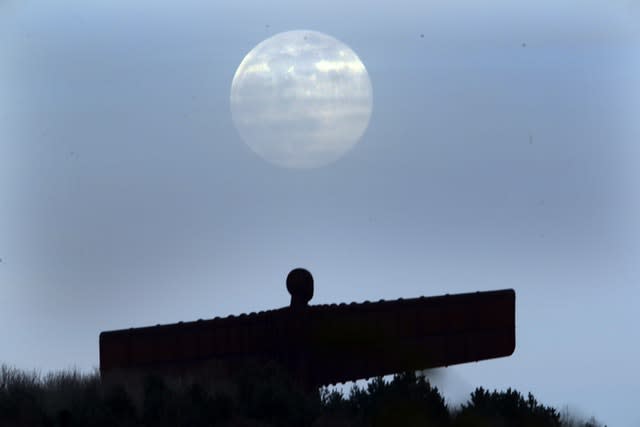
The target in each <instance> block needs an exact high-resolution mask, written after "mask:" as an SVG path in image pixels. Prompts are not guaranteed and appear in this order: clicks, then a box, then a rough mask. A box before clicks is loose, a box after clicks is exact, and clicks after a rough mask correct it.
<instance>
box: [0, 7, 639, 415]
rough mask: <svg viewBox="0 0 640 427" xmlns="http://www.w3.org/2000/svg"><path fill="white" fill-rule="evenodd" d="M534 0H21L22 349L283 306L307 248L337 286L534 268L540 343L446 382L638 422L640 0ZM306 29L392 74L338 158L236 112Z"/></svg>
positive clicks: (7, 252) (14, 354)
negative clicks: (274, 149) (251, 128)
mask: <svg viewBox="0 0 640 427" xmlns="http://www.w3.org/2000/svg"><path fill="white" fill-rule="evenodd" d="M512 3H513V2H507V1H498V0H494V1H487V2H482V3H476V2H471V1H468V2H457V3H453V2H450V1H448V2H445V1H438V2H435V1H434V2H405V1H396V2H393V4H384V5H382V4H381V5H375V4H371V2H349V3H345V2H315V3H300V2H287V1H279V2H278V1H276V2H268V3H264V2H255V1H246V2H234V5H228V6H224V7H223V6H216V5H214V4H213V3H210V2H198V1H191V0H189V1H185V2H179V3H178V2H165V3H162V4H157V3H150V2H138V3H136V5H132V4H131V3H130V2H119V1H109V2H106V1H104V2H102V1H98V2H91V3H90V4H89V3H86V2H80V1H58V2H48V3H47V4H46V5H45V4H39V3H37V2H34V1H6V2H3V3H2V4H0V258H1V259H2V262H0V307H1V309H0V336H2V342H1V343H0V361H2V362H5V363H9V364H13V365H16V366H18V367H21V368H27V369H33V368H35V369H40V370H43V371H48V370H52V369H61V368H68V367H72V366H77V367H79V368H80V369H83V370H89V369H91V368H92V367H96V366H97V365H98V334H99V332H100V331H103V330H109V329H116V328H122V327H129V326H144V325H150V324H156V323H169V322H175V321H179V320H192V319H197V318H211V317H214V316H218V315H226V314H233V313H241V312H249V311H253V310H258V309H269V308H276V307H281V306H284V305H286V304H287V303H288V294H287V293H286V290H285V287H284V279H285V277H286V274H287V273H288V271H289V270H290V269H292V268H294V267H297V266H304V267H306V268H308V269H309V270H310V271H311V272H312V273H313V274H314V277H315V280H316V292H315V296H314V300H313V301H312V302H315V303H327V302H342V301H345V302H349V301H363V300H377V299H380V298H386V299H393V298H398V297H414V296H419V295H437V294H442V293H455V292H469V291H475V290H489V289H500V288H514V289H515V290H516V293H517V348H516V352H515V354H514V355H513V356H512V357H510V358H505V359H498V360H494V361H487V362H480V363H477V364H471V365H465V366H457V367H452V368H448V369H447V370H445V371H444V373H443V375H441V376H440V379H439V380H438V381H440V382H441V385H442V387H443V389H444V391H445V396H446V397H447V398H448V399H449V400H450V401H452V402H453V401H456V399H462V398H464V397H465V396H466V395H467V394H468V392H470V391H471V390H472V389H473V388H474V387H476V386H480V385H482V386H485V387H488V388H494V387H497V388H506V387H515V388H517V389H518V390H521V391H523V392H527V391H532V392H533V393H534V394H535V395H536V396H537V397H538V398H539V399H540V400H541V401H542V402H544V403H546V404H552V405H554V406H557V407H562V406H564V405H569V407H570V408H573V409H574V410H575V411H578V412H583V413H584V414H585V415H587V416H591V415H594V416H596V417H597V418H598V419H600V420H602V421H603V422H606V423H608V424H609V425H616V426H632V425H633V426H636V425H638V423H640V415H638V413H637V408H636V406H635V404H636V399H634V397H635V396H638V395H640V385H639V384H640V375H639V374H638V372H640V371H639V370H638V369H637V366H636V365H635V362H636V361H637V360H638V359H640V345H639V344H638V343H639V342H640V332H638V330H637V328H635V327H634V325H636V324H637V319H636V317H637V316H636V315H635V314H634V313H635V312H636V310H637V307H638V303H639V299H640V286H638V283H639V279H640V269H639V268H638V266H637V259H638V255H640V251H639V249H640V245H639V243H640V239H639V237H640V227H639V226H640V224H639V222H638V220H637V218H638V217H640V209H639V208H640V204H639V203H638V202H639V198H640V197H639V194H638V190H637V184H636V183H637V182H638V179H640V174H639V173H638V167H637V164H638V161H640V148H638V141H640V124H638V120H637V115H638V111H640V55H639V54H638V52H640V50H639V47H640V45H639V44H640V40H639V37H640V34H639V31H640V30H638V29H639V28H640V25H638V23H639V21H640V5H639V3H638V2H633V1H607V2H604V1H560V2H551V1H538V2H530V3H528V4H519V5H517V6H516V5H514V4H512ZM301 28H302V29H310V30H316V31H321V32H324V33H327V34H329V35H331V36H333V37H336V38H337V39H339V40H341V41H342V42H344V43H346V44H347V45H349V46H350V47H351V48H352V49H353V50H354V51H355V52H356V53H357V54H358V56H359V57H360V59H361V60H362V62H363V63H364V65H365V66H366V67H367V70H368V72H369V76H370V79H371V84H372V87H373V105H374V106H373V114H372V116H371V120H370V123H369V128H368V129H367V131H366V133H365V135H364V136H363V138H362V140H361V142H360V143H359V144H358V145H357V146H356V147H355V148H354V149H353V150H351V151H350V152H349V153H348V154H347V155H346V156H345V157H343V158H342V159H340V160H339V161H337V162H335V163H333V164H331V165H329V166H326V167H323V168H319V169H314V170H289V169H281V168H278V167H275V166H273V165H271V164H269V163H267V162H265V161H264V160H262V159H261V158H260V157H258V156H256V155H255V154H254V153H253V152H252V151H251V150H250V149H249V148H248V147H247V146H246V145H245V144H244V143H243V142H242V140H241V138H240V136H239V135H238V132H237V131H236V130H235V129H234V126H233V122H232V120H231V114H230V111H229V93H230V86H231V80H232V78H233V75H234V72H235V70H236V68H237V66H238V65H239V64H240V61H241V60H242V59H243V57H244V55H245V54H246V53H247V52H248V51H249V50H251V49H252V48H253V47H254V46H255V45H256V44H258V43H259V42H261V41H262V40H264V39H265V38H267V37H269V36H271V35H274V34H276V33H278V32H281V31H288V30H293V29H301ZM421 34H423V35H424V37H421V36H420V35H421ZM523 43H524V44H525V45H524V46H523Z"/></svg>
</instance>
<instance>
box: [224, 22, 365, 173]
mask: <svg viewBox="0 0 640 427" xmlns="http://www.w3.org/2000/svg"><path fill="white" fill-rule="evenodd" d="M372 103H373V96H372V93H371V81H370V80H369V74H368V73H367V70H366V68H365V67H364V65H363V64H362V61H360V58H358V56H357V55H356V54H355V52H353V51H352V50H351V49H350V48H349V47H348V46H347V45H345V44H344V43H342V42H340V41H338V40H336V39H334V38H333V37H330V36H328V35H326V34H322V33H319V32H316V31H288V32H285V33H280V34H276V35H275V36H273V37H271V38H268V39H266V40H264V41H263V42H261V43H260V44H258V45H257V46H256V47H254V48H253V50H251V52H249V53H248V54H247V56H245V57H244V59H243V60H242V62H241V63H240V66H239V67H238V69H237V70H236V74H235V75H234V76H233V82H232V83H231V114H232V117H233V122H234V124H235V126H236V128H237V129H238V132H239V133H240V135H241V136H242V139H243V140H244V141H245V142H246V143H247V145H248V146H249V147H251V149H252V150H253V151H254V152H256V153H257V154H258V155H260V156H261V157H262V158H264V159H266V160H268V161H269V162H271V163H274V164H276V165H278V166H282V167H287V168H315V167H319V166H324V165H327V164H329V163H332V162H334V161H336V160H337V159H339V158H340V157H342V155H344V154H345V153H346V152H347V151H349V150H350V149H351V148H352V147H353V146H354V145H355V144H356V143H357V142H358V140H359V139H360V138H361V137H362V134H363V133H364V131H365V130H366V128H367V125H368V124H369V118H370V117H371V110H372Z"/></svg>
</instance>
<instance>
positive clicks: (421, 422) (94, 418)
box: [0, 365, 602, 427]
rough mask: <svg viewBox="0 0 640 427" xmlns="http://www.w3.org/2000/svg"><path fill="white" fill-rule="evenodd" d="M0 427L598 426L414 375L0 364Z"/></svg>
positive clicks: (524, 401) (530, 401) (516, 395)
mask: <svg viewBox="0 0 640 427" xmlns="http://www.w3.org/2000/svg"><path fill="white" fill-rule="evenodd" d="M0 426H3V427H4V426H7V427H9V426H16V427H22V426H50V427H75V426H97V427H100V426H105V427H106V426H136V427H138V426H154V427H163V426H167V427H169V426H170V427H176V426H185V427H187V426H188V427H199V426H223V427H235V426H238V427H239V426H243V427H262V426H291V427H300V426H312V427H329V426H331V427H342V426H344V427H346V426H350V427H361V426H362V427H364V426H394V427H395V426H447V427H476V426H477V427H480V426H482V427H501V426H504V427H547V426H549V427H602V425H601V424H599V423H598V422H596V421H595V420H593V419H592V420H590V421H579V422H578V421H575V420H572V419H570V417H568V416H567V415H564V414H563V415H562V416H561V414H560V413H559V412H558V410H556V409H555V408H552V407H549V406H545V405H543V404H541V403H539V402H538V401H537V400H536V398H535V397H534V396H533V395H531V394H530V393H529V394H528V395H527V396H524V395H522V394H521V393H520V392H518V391H515V390H511V389H508V390H506V391H488V390H485V389H483V388H478V389H476V390H475V391H474V392H473V393H471V395H470V397H469V399H468V401H467V402H466V403H465V404H463V405H462V406H460V407H455V408H450V407H448V406H447V405H446V404H445V400H444V398H443V397H442V396H441V394H440V393H439V391H438V389H437V388H436V387H433V386H432V385H431V384H430V383H429V381H428V380H426V379H425V378H423V377H416V376H415V375H414V374H413V373H404V374H399V375H396V376H394V378H393V379H392V380H390V381H385V380H384V379H382V378H376V379H374V380H372V381H370V382H369V383H368V384H367V385H366V386H364V387H357V386H354V387H353V388H352V389H351V391H350V392H349V394H348V395H343V394H341V393H340V392H338V391H335V390H334V391H329V390H327V389H322V390H320V391H319V393H315V392H308V391H306V392H305V391H303V390H302V389H301V388H299V387H298V386H296V384H294V383H293V382H292V381H291V380H290V379H289V377H288V376H286V375H284V374H283V373H282V372H281V371H279V370H278V369H277V368H276V367H274V366H268V367H262V368H260V369H247V370H246V371H244V372H243V373H242V374H240V375H238V376H237V377H236V378H234V379H233V380H231V381H227V382H217V383H216V382H211V381H197V380H195V379H180V380H172V379H163V378H161V377H158V376H147V377H141V378H139V379H135V380H131V381H125V380H123V381H121V382H114V383H110V384H105V383H103V382H102V381H101V380H100V376H99V374H98V373H97V372H96V373H94V374H89V375H87V374H81V373H78V372H73V371H69V372H59V373H54V374H49V375H46V376H40V375H38V374H37V373H28V372H24V371H20V370H17V369H13V368H9V367H7V366H4V365H3V366H2V367H0Z"/></svg>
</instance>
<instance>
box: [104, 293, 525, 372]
mask: <svg viewBox="0 0 640 427" xmlns="http://www.w3.org/2000/svg"><path fill="white" fill-rule="evenodd" d="M514 349H515V292H514V291H513V290H511V289H509V290H500V291H490V292H476V293H468V294H457V295H445V296H437V297H420V298H413V299H406V300H402V299H401V300H395V301H380V302H375V303H369V302H365V303H360V304H356V303H352V304H348V305H347V304H340V305H336V304H332V305H315V306H306V307H304V306H302V307H298V306H293V305H292V307H286V308H281V309H277V310H270V311H265V312H260V313H252V314H248V315H245V314H243V315H240V316H229V317H225V318H216V319H210V320H199V321H195V322H184V323H178V324H172V325H161V326H154V327H145V328H133V329H124V330H118V331H110V332H103V333H101V334H100V370H101V372H102V373H103V374H108V373H109V372H111V371H115V370H125V371H126V370H131V369H135V370H145V369H156V368H158V369H161V370H162V369H165V368H166V369H167V370H170V369H172V368H180V369H182V370H183V371H184V370H188V369H189V367H190V366H196V365H198V364H202V363H206V362H207V361H212V360H215V361H220V362H221V363H224V364H229V365H233V364H236V363H240V362H242V361H244V360H263V361H266V360H272V361H276V362H278V363H280V364H282V365H283V366H284V367H285V368H286V369H288V370H289V371H290V372H292V373H293V374H294V375H296V376H298V377H299V378H302V379H303V381H304V382H306V383H308V384H312V385H324V384H332V383H339V382H345V381H350V380H356V379H360V378H368V377H372V376H378V375H386V374H392V373H395V372H401V371H407V370H414V369H427V368H434V367H440V366H448V365H454V364H459V363H466V362H473V361H479V360H484V359H491V358H496V357H503V356H509V355H510V354H512V353H513V351H514Z"/></svg>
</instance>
